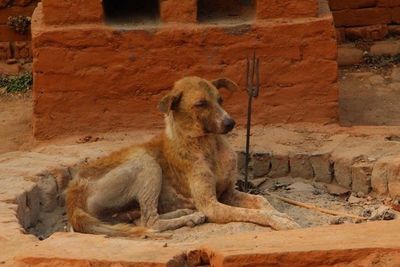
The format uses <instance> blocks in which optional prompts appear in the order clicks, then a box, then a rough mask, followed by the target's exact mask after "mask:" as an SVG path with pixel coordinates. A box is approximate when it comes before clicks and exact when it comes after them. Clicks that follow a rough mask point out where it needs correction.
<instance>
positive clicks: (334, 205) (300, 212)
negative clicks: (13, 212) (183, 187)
mask: <svg viewBox="0 0 400 267" xmlns="http://www.w3.org/2000/svg"><path fill="white" fill-rule="evenodd" d="M31 107H32V104H31V98H30V97H29V96H28V95H23V96H1V97H0V154H1V153H5V152H9V151H16V150H33V151H40V150H42V151H45V150H46V149H47V148H48V147H49V146H50V145H53V146H57V145H65V144H73V145H79V144H80V143H83V144H85V143H93V144H92V145H98V146H101V145H102V142H114V141H118V142H120V143H121V142H122V143H125V142H126V143H129V142H130V141H131V140H135V141H137V140H139V139H143V140H145V139H146V138H148V137H149V136H151V135H152V134H154V133H152V132H146V133H145V134H141V135H140V138H138V133H134V134H132V133H107V134H99V135H98V136H84V135H82V136H72V137H70V138H68V139H61V140H52V141H51V142H46V143H37V142H34V140H33V139H32V137H31V122H30V118H31V113H32V108H31ZM382 134H387V135H388V136H389V135H393V136H397V135H400V128H399V127H380V128H376V127H368V126H361V127H353V128H342V127H340V126H338V125H336V124H332V125H311V124H296V125H273V126H266V127H254V128H253V139H252V140H253V150H254V151H255V150H258V149H259V150H261V151H268V150H269V149H271V148H272V149H274V150H275V149H279V150H281V151H291V150H293V149H296V148H301V149H302V150H304V149H306V150H307V148H309V149H315V147H319V146H321V147H323V146H326V143H328V146H332V144H333V145H335V143H336V144H337V141H341V140H342V139H343V138H344V137H348V136H353V137H355V138H360V137H361V138H363V136H365V140H368V139H369V138H370V136H376V135H382ZM368 135H370V136H368ZM231 139H232V141H233V145H234V146H235V148H237V149H242V148H243V140H244V131H243V129H237V130H235V131H234V132H233V133H232V134H231ZM241 140H242V141H241ZM330 143H332V144H330ZM351 143H352V144H353V146H354V142H353V141H351ZM354 149H356V148H354ZM262 179H264V180H263V183H261V184H260V185H259V186H258V188H257V191H258V192H259V193H260V194H261V195H263V196H265V197H266V198H267V199H268V200H269V201H270V202H271V204H272V205H273V206H274V207H275V208H276V209H277V210H279V211H281V212H285V213H287V214H288V215H289V216H291V217H292V218H294V219H295V220H296V221H297V222H298V223H299V224H300V225H301V226H302V227H305V228H307V227H314V226H319V225H328V224H339V223H360V221H356V220H351V219H347V218H344V217H342V216H332V215H327V214H323V213H321V212H317V211H313V210H309V209H304V208H300V207H297V206H294V205H291V204H287V203H285V202H283V201H281V200H278V199H277V198H275V197H273V196H271V195H269V194H270V193H272V194H275V195H280V196H284V197H287V198H290V199H293V200H297V201H300V202H303V203H309V204H312V205H315V206H318V207H322V208H327V209H331V210H336V211H342V212H347V213H350V214H353V215H358V216H366V217H370V218H372V219H373V220H376V219H390V218H391V217H390V216H392V215H391V214H394V213H393V212H392V211H391V212H389V213H388V212H387V210H386V207H385V205H384V204H385V199H376V198H371V197H368V196H363V195H357V194H355V195H354V194H353V195H351V194H350V192H347V191H346V192H341V193H340V194H333V193H332V192H330V190H329V189H328V188H327V187H326V186H327V185H324V184H320V183H313V182H312V181H310V180H305V179H301V178H291V177H283V178H278V179H272V178H261V180H262ZM257 183H260V180H258V182H257ZM379 212H380V214H381V215H380V217H379V216H377V214H378V213H379ZM374 216H375V218H373V217H374ZM385 216H386V217H385ZM397 217H399V216H398V215H397ZM66 222H67V221H66V218H65V211H64V209H63V208H59V209H57V210H55V211H54V212H52V213H42V214H41V217H40V223H39V224H38V225H37V226H36V227H35V228H33V229H30V232H31V233H32V234H35V235H37V236H38V237H39V238H41V239H43V238H46V237H48V236H49V235H51V234H52V233H53V232H54V231H66V230H67V227H66V226H67V224H66ZM263 231H271V229H269V228H265V227H260V226H257V225H254V224H248V223H229V224H225V225H217V224H210V223H208V224H204V225H200V226H197V227H195V228H188V227H184V228H181V229H178V230H175V231H171V232H170V233H171V234H172V238H171V239H168V240H166V242H169V243H178V242H184V243H185V242H188V243H193V242H200V241H201V240H204V239H205V238H209V237H217V236H223V235H231V234H234V233H242V232H252V233H257V232H263Z"/></svg>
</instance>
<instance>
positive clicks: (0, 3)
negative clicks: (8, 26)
mask: <svg viewBox="0 0 400 267" xmlns="http://www.w3.org/2000/svg"><path fill="white" fill-rule="evenodd" d="M10 2H11V0H0V8H2V7H6V6H7V5H8V4H9V3H10Z"/></svg>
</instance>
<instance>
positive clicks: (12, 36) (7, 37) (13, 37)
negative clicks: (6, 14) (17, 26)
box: [0, 25, 31, 42]
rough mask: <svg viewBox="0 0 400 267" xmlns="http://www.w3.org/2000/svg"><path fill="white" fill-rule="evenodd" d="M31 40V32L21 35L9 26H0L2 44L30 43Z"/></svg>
mask: <svg viewBox="0 0 400 267" xmlns="http://www.w3.org/2000/svg"><path fill="white" fill-rule="evenodd" d="M30 39H31V34H30V31H29V32H28V33H26V34H20V33H17V32H15V31H14V30H13V29H11V28H10V27H8V26H7V25H0V42H13V41H29V40H30Z"/></svg>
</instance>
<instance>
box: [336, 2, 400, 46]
mask: <svg viewBox="0 0 400 267" xmlns="http://www.w3.org/2000/svg"><path fill="white" fill-rule="evenodd" d="M329 3H330V8H331V10H332V14H333V17H334V20H335V25H336V28H337V35H338V41H339V42H343V41H345V40H346V39H347V40H355V39H369V40H381V39H384V38H385V37H387V36H388V34H389V33H393V34H400V25H398V24H400V0H330V1H329Z"/></svg>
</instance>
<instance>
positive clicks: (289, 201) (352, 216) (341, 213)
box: [266, 192, 368, 221]
mask: <svg viewBox="0 0 400 267" xmlns="http://www.w3.org/2000/svg"><path fill="white" fill-rule="evenodd" d="M266 194H267V195H269V196H271V197H274V198H276V199H279V200H281V201H284V202H286V203H289V204H292V205H295V206H299V207H302V208H306V209H310V210H316V211H319V212H322V213H326V214H329V215H335V216H342V217H349V218H353V219H356V220H363V221H364V220H368V218H364V217H361V216H357V215H353V214H349V213H346V212H341V211H335V210H329V209H324V208H320V207H317V206H314V205H311V204H306V203H302V202H299V201H295V200H292V199H289V198H286V197H281V196H278V195H275V194H271V193H268V192H266Z"/></svg>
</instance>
